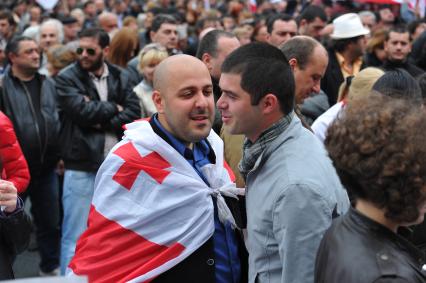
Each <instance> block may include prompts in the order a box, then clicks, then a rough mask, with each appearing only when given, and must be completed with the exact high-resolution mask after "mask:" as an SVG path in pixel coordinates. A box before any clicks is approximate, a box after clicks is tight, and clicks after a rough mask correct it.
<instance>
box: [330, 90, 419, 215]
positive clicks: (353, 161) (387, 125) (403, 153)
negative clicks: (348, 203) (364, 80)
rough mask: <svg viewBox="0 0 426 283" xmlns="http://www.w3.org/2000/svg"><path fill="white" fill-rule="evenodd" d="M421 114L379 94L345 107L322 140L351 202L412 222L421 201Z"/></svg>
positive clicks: (404, 102) (401, 101) (404, 103)
mask: <svg viewBox="0 0 426 283" xmlns="http://www.w3.org/2000/svg"><path fill="white" fill-rule="evenodd" d="M425 121H426V112H425V111H424V110H422V109H420V108H419V107H418V106H417V105H415V104H414V103H410V102H409V101H407V100H403V99H396V98H392V97H388V96H384V95H381V94H378V93H376V94H372V95H369V96H365V97H359V98H356V99H354V100H353V101H351V103H350V104H349V105H348V107H347V108H346V109H345V112H344V114H343V115H342V116H341V117H340V118H338V119H336V120H335V122H334V123H333V124H332V126H331V127H330V128H329V130H328V134H327V138H326V140H325V145H326V148H327V150H328V152H329V155H330V158H331V159H332V160H333V164H334V166H335V168H336V170H337V173H338V174H339V177H340V179H341V181H342V183H343V185H344V186H345V187H346V188H347V190H348V192H349V193H350V194H353V195H354V196H355V198H360V199H363V200H366V201H369V202H371V203H374V204H375V205H376V206H377V207H378V208H380V209H384V211H385V217H386V218H388V219H390V220H393V221H395V222H397V223H408V222H412V221H414V220H415V219H417V218H418V216H419V205H420V204H421V203H423V202H424V201H425V199H426V189H425V188H426V144H425V142H424V141H425V138H426V123H425Z"/></svg>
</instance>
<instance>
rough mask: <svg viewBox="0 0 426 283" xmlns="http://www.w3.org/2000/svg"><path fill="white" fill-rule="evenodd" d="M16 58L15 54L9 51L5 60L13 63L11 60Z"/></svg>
mask: <svg viewBox="0 0 426 283" xmlns="http://www.w3.org/2000/svg"><path fill="white" fill-rule="evenodd" d="M15 58H16V54H15V53H13V52H10V53H9V55H8V56H7V60H9V62H10V63H12V64H13V61H15Z"/></svg>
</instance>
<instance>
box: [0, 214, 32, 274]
mask: <svg viewBox="0 0 426 283" xmlns="http://www.w3.org/2000/svg"><path fill="white" fill-rule="evenodd" d="M30 232H31V224H30V218H29V217H28V215H26V214H25V212H24V210H23V209H22V210H21V211H19V212H16V213H15V214H13V215H10V216H8V217H0V280H6V279H12V278H13V277H14V276H13V271H12V262H13V257H14V256H15V255H17V254H18V253H21V252H23V251H24V250H25V249H26V248H27V246H28V243H29V241H30Z"/></svg>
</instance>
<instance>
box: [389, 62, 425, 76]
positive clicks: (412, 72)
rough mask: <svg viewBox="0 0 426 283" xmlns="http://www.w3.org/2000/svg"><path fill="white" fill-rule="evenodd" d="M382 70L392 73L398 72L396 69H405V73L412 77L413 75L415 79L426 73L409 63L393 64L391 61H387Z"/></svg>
mask: <svg viewBox="0 0 426 283" xmlns="http://www.w3.org/2000/svg"><path fill="white" fill-rule="evenodd" d="M382 68H383V69H384V70H385V71H392V70H396V69H403V70H405V71H407V72H408V73H409V74H410V75H412V76H413V77H414V78H416V77H418V76H420V75H422V74H423V73H424V71H423V70H422V69H420V68H419V67H417V66H416V65H414V64H411V63H410V62H408V61H405V62H392V61H389V60H386V61H385V62H384V63H383V65H382Z"/></svg>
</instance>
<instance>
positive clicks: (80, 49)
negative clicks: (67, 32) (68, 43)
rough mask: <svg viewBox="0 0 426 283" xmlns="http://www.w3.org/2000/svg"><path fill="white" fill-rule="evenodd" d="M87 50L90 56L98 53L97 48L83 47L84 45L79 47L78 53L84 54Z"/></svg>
mask: <svg viewBox="0 0 426 283" xmlns="http://www.w3.org/2000/svg"><path fill="white" fill-rule="evenodd" d="M84 50H86V52H87V54H89V55H90V56H93V55H95V54H96V50H95V49H93V48H82V47H78V48H77V50H76V53H77V54H78V55H81V54H83V51H84Z"/></svg>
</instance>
